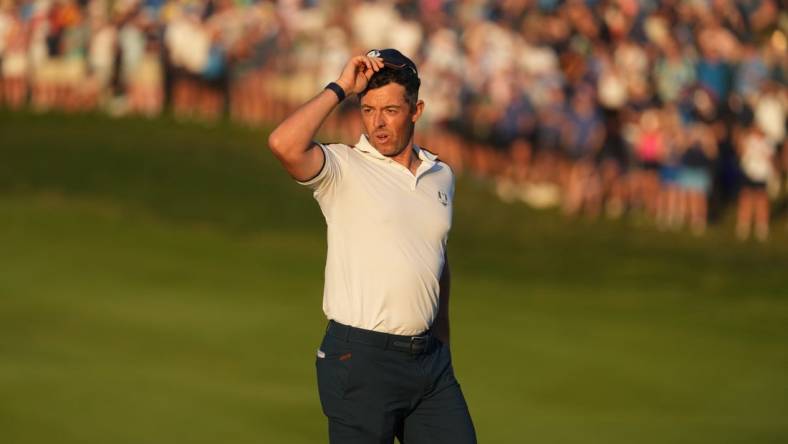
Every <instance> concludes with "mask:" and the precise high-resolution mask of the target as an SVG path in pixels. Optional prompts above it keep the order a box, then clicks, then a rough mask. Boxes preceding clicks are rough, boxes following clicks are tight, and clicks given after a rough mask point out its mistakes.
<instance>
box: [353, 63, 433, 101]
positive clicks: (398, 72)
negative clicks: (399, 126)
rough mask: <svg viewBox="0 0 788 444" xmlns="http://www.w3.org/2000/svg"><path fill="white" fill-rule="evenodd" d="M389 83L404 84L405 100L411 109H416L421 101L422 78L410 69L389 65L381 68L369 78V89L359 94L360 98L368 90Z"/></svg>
mask: <svg viewBox="0 0 788 444" xmlns="http://www.w3.org/2000/svg"><path fill="white" fill-rule="evenodd" d="M389 83H398V84H400V85H402V86H404V87H405V101H406V102H408V105H409V106H410V109H411V111H412V110H414V109H416V103H417V102H418V101H419V87H420V86H421V80H420V79H419V76H417V75H416V74H415V73H414V72H413V71H411V70H409V69H395V68H389V67H385V68H383V69H381V70H380V71H378V72H376V73H375V74H374V75H373V76H372V78H371V79H369V83H368V84H367V89H365V90H364V91H362V92H361V94H359V99H361V98H363V97H364V95H365V94H366V93H367V91H369V90H371V89H376V88H380V87H382V86H386V85H388V84H389Z"/></svg>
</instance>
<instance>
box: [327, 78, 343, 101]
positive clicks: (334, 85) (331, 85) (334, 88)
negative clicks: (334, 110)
mask: <svg viewBox="0 0 788 444" xmlns="http://www.w3.org/2000/svg"><path fill="white" fill-rule="evenodd" d="M325 89H330V90H331V91H334V94H336V95H337V99H339V103H342V101H343V100H345V90H344V89H342V87H341V86H339V84H338V83H337V82H331V83H329V84H328V85H326V87H325Z"/></svg>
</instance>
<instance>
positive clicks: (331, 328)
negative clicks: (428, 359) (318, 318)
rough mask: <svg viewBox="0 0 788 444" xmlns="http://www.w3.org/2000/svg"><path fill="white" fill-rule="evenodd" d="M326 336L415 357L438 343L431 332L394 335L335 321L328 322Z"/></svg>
mask: <svg viewBox="0 0 788 444" xmlns="http://www.w3.org/2000/svg"><path fill="white" fill-rule="evenodd" d="M326 334H329V335H331V336H333V337H335V338H339V339H342V340H343V341H346V342H358V343H360V344H366V345H371V346H374V347H378V348H382V349H384V350H397V351H401V352H406V353H411V354H414V355H417V354H420V353H423V352H425V351H426V350H428V349H429V347H430V346H432V345H434V344H435V341H436V339H435V337H434V336H432V334H430V332H426V333H424V334H423V335H420V336H402V335H393V334H390V333H383V332H379V331H372V330H364V329H363V328H356V327H351V326H349V325H344V324H340V323H339V322H336V321H333V320H332V321H328V328H326Z"/></svg>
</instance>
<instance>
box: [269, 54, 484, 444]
mask: <svg viewBox="0 0 788 444" xmlns="http://www.w3.org/2000/svg"><path fill="white" fill-rule="evenodd" d="M420 84H421V81H420V80H419V77H418V72H417V69H416V65H415V64H414V63H413V62H412V61H411V60H410V59H408V58H407V57H405V56H404V55H402V54H401V53H400V52H399V51H397V50H395V49H383V50H379V51H378V50H373V51H370V52H369V53H367V54H366V55H365V56H357V57H353V58H352V59H350V61H349V62H348V63H347V64H346V65H345V67H344V69H343V71H342V74H341V75H340V76H339V78H338V79H337V81H336V82H332V83H330V84H328V86H326V88H325V90H323V91H322V92H320V94H318V95H317V96H316V97H314V98H313V99H311V100H310V101H308V102H307V103H306V104H304V105H303V106H301V107H300V108H299V109H298V110H296V111H295V112H294V113H293V114H292V115H290V116H289V117H287V118H286V119H285V120H284V121H283V122H282V123H281V124H280V125H279V126H278V127H277V128H276V129H275V130H274V131H273V132H272V133H271V136H270V137H269V140H268V143H269V146H270V148H271V150H272V151H273V153H274V154H275V155H276V157H277V158H278V159H279V160H280V161H281V162H282V165H284V167H285V169H286V170H287V172H288V173H289V174H290V175H291V176H292V177H293V178H294V179H295V180H296V181H298V182H299V183H301V184H303V185H305V186H307V187H309V188H311V189H312V190H313V194H314V197H315V199H316V200H317V201H318V203H319V204H320V208H321V210H322V212H323V215H324V216H325V219H326V224H327V226H328V253H327V259H326V270H325V288H324V293H323V311H324V312H325V314H326V317H327V318H328V319H329V321H328V327H327V329H326V334H325V337H324V338H323V341H322V343H321V345H320V348H319V349H318V351H317V362H316V366H317V384H318V392H319V394H320V402H321V405H322V407H323V412H324V413H325V415H326V417H327V418H328V434H329V439H330V442H331V443H334V444H350V443H369V444H372V443H393V442H394V437H395V436H396V437H397V439H398V440H399V441H400V442H401V443H406V444H440V443H446V444H449V443H451V444H465V443H475V442H476V435H475V431H474V427H473V423H472V421H471V417H470V414H469V412H468V407H467V405H466V403H465V399H464V397H463V394H462V391H461V390H460V386H459V384H458V383H457V380H456V379H455V377H454V372H453V369H452V364H451V353H450V352H449V262H448V259H447V256H446V240H447V236H448V233H449V228H450V227H451V218H452V198H453V196H454V175H453V173H452V171H451V169H450V168H449V167H448V166H447V165H446V164H445V163H443V162H441V161H440V160H438V158H437V156H435V154H433V153H431V152H429V151H427V150H426V149H424V148H422V147H419V146H417V145H416V144H414V143H413V131H414V126H415V124H416V121H417V120H418V119H419V117H420V116H421V114H422V112H423V111H424V102H423V101H422V100H419V98H418V92H419V86H420ZM353 94H356V95H358V97H359V98H360V105H361V107H360V111H361V119H362V121H363V129H364V134H363V135H362V136H361V138H360V139H359V141H358V142H357V143H356V145H355V146H348V145H343V144H320V143H316V142H313V141H312V138H313V137H314V136H315V133H316V132H317V130H318V129H319V128H320V125H321V124H322V123H323V120H324V119H325V118H326V117H327V116H328V115H329V113H331V111H332V110H333V109H334V108H335V107H336V106H337V105H338V104H339V103H340V102H342V101H343V100H344V99H345V98H346V97H347V96H350V95H353Z"/></svg>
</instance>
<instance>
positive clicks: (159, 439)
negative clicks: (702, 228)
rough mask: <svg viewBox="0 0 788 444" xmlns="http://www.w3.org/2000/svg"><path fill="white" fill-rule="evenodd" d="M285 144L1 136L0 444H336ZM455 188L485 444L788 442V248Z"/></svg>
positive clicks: (464, 347)
mask: <svg viewBox="0 0 788 444" xmlns="http://www.w3.org/2000/svg"><path fill="white" fill-rule="evenodd" d="M265 140H266V137H265V133H264V132H263V131H256V130H255V131H253V130H249V129H243V128H238V127H234V126H231V125H229V124H221V125H217V126H214V127H202V126H199V125H192V124H181V123H176V122H174V121H171V120H166V119H163V120H144V119H139V120H138V119H123V120H113V119H109V118H106V117H99V116H78V117H74V116H71V117H68V116H61V115H34V114H24V113H23V114H9V113H7V112H0V245H2V251H3V254H2V256H0V442H2V443H3V444H23V443H24V444H28V443H31V444H32V443H40V444H55V443H57V444H70V443H81V444H108V443H112V444H125V443H129V444H131V443H135V444H159V443H160V444H191V443H239V444H240V443H288V444H291V443H292V444H300V443H321V442H326V424H325V419H324V418H323V416H322V413H321V411H320V406H319V402H318V398H317V389H316V381H315V371H314V361H315V349H316V347H317V345H318V343H319V341H320V338H321V336H322V334H323V330H324V327H325V320H324V317H323V314H322V312H321V309H320V303H321V292H322V273H323V266H324V259H325V233H324V230H325V225H324V222H323V220H322V216H321V214H320V211H319V208H318V207H317V204H316V203H315V201H314V200H313V199H312V197H311V195H310V193H309V191H308V190H306V189H304V188H302V187H299V186H298V185H296V184H295V183H294V182H292V181H291V180H290V179H289V178H288V177H287V175H286V174H285V173H284V172H283V171H282V170H281V169H280V168H279V166H278V164H277V163H276V161H275V160H274V159H273V156H271V155H270V154H269V153H268V152H267V151H266V148H265V145H264V141H265ZM489 188H490V187H489V186H488V185H487V184H485V183H484V182H481V181H478V180H475V179H472V178H469V177H464V178H462V179H461V180H460V181H459V182H458V184H457V197H456V208H455V215H454V227H453V230H452V233H451V235H450V240H449V253H450V256H451V261H452V277H453V282H452V328H453V330H452V353H453V357H454V366H455V369H456V373H457V375H458V378H459V380H460V382H461V384H462V386H463V390H464V392H465V395H466V397H467V399H468V402H469V405H470V408H471V413H472V414H473V416H474V420H475V423H476V428H477V431H478V435H479V441H480V442H481V443H493V444H495V443H540V444H541V443H556V444H575V443H578V444H579V443H605V444H617V443H622V444H623V443H627V444H629V443H639V444H640V443H643V444H647V443H654V444H656V443H693V444H697V443H715V444H716V443H748V444H752V443H785V442H788V280H787V279H786V276H788V234H786V232H785V231H784V230H782V225H783V224H784V222H785V221H784V220H783V221H780V223H779V225H775V230H774V238H773V239H772V241H771V242H770V244H768V245H757V244H754V243H746V244H740V243H738V242H736V241H735V239H734V237H733V230H732V227H731V226H730V224H729V223H728V222H727V221H724V222H723V223H722V225H721V226H713V227H710V231H709V233H708V235H707V236H706V237H704V238H694V237H692V236H689V235H686V234H675V233H660V232H658V231H656V230H654V229H653V228H651V227H637V226H635V225H634V224H633V223H631V222H627V221H618V222H610V221H598V222H588V221H582V220H580V221H568V220H565V219H563V218H562V217H561V216H559V215H558V214H555V213H553V212H535V211H532V210H529V209H527V208H525V207H523V206H520V205H507V204H504V203H501V202H499V201H498V200H497V199H495V198H494V197H492V194H491V193H490V192H489Z"/></svg>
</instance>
